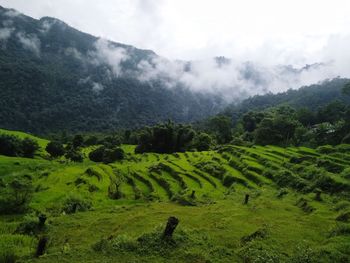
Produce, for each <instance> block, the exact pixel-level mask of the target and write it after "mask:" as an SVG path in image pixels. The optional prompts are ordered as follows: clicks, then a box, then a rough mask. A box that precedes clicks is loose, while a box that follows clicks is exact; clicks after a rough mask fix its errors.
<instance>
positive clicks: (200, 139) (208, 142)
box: [193, 133, 213, 151]
mask: <svg viewBox="0 0 350 263" xmlns="http://www.w3.org/2000/svg"><path fill="white" fill-rule="evenodd" d="M212 144H213V139H212V138H211V137H210V135H209V134H207V133H200V134H199V135H196V136H195V138H194V140H193V147H194V148H195V149H197V151H208V150H209V149H210V147H211V146H212Z"/></svg>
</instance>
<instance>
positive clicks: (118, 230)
mask: <svg viewBox="0 0 350 263" xmlns="http://www.w3.org/2000/svg"><path fill="white" fill-rule="evenodd" d="M1 132H4V131H3V130H1ZM23 136H24V135H23ZM33 138H35V137H33ZM38 140H39V143H40V146H41V147H44V146H45V145H46V143H47V141H45V140H41V139H38ZM134 147H135V146H131V145H124V146H123V149H124V150H125V152H126V153H127V156H126V158H125V159H124V160H123V161H120V162H116V163H112V164H109V165H107V164H97V163H94V162H91V161H89V160H88V159H87V158H85V159H84V162H83V163H73V162H67V161H65V160H61V159H60V160H54V161H52V160H48V159H47V158H45V153H44V150H43V149H42V150H41V151H40V156H37V157H36V158H35V159H25V158H17V157H5V156H0V175H1V176H0V179H1V187H3V188H4V187H5V186H6V185H7V184H8V183H9V182H11V180H13V178H21V177H23V178H29V179H30V181H31V182H32V184H33V187H34V189H35V192H34V194H33V198H32V200H31V202H30V208H31V212H30V213H27V214H26V215H1V216H0V219H1V222H0V262H1V260H3V261H4V258H5V257H6V255H7V256H8V255H12V254H15V255H16V256H17V257H18V258H19V259H20V260H22V261H26V262H349V260H350V225H349V220H350V145H339V146H336V147H328V148H327V149H323V148H322V147H320V148H318V149H309V148H305V147H298V148H292V147H289V148H280V147H276V146H265V147H262V146H253V147H242V146H231V145H227V146H224V147H221V148H219V149H217V150H216V151H208V152H185V153H174V154H155V153H145V154H134V153H133V152H134ZM91 149H92V148H87V149H84V150H83V152H84V153H85V155H87V154H88V152H89V151H91ZM325 151H326V152H327V153H325ZM317 193H321V194H320V195H319V196H317ZM246 194H249V195H250V200H249V203H248V204H247V205H244V204H243V200H244V197H245V195H246ZM67 200H80V201H81V200H83V201H84V202H86V203H88V208H87V209H86V211H79V212H76V213H68V212H65V211H67V210H65V204H67V203H66V202H67ZM39 212H41V213H45V214H46V215H47V217H48V220H47V226H46V228H45V229H44V230H43V231H42V232H40V233H23V231H22V232H21V231H19V230H18V229H19V226H20V225H21V224H23V223H26V222H32V221H33V220H34V221H35V220H37V219H36V215H37V214H38V213H39ZM169 216H176V217H177V218H179V220H180V223H179V227H178V228H177V229H176V231H175V236H174V242H173V243H164V242H162V241H160V239H159V235H160V234H161V231H162V229H163V228H164V225H165V223H166V220H167V218H168V217H169ZM41 235H47V236H48V237H49V245H48V249H47V253H46V254H45V255H44V256H41V257H40V258H34V257H33V254H34V252H35V248H36V246H37V242H38V237H39V236H41ZM308 260H309V261H308ZM8 262H9V261H8Z"/></svg>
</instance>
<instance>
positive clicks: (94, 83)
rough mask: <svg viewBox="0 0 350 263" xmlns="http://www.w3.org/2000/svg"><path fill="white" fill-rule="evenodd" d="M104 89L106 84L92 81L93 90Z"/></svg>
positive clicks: (97, 91) (99, 90)
mask: <svg viewBox="0 0 350 263" xmlns="http://www.w3.org/2000/svg"><path fill="white" fill-rule="evenodd" d="M103 89H104V86H103V85H102V84H100V83H97V82H93V83H92V90H93V91H94V92H96V93H99V92H101V91H102V90H103Z"/></svg>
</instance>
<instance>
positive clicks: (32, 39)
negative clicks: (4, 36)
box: [16, 32, 40, 56]
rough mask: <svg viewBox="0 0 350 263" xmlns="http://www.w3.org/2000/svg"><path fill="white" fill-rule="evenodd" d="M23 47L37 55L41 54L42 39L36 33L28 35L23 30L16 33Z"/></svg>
mask: <svg viewBox="0 0 350 263" xmlns="http://www.w3.org/2000/svg"><path fill="white" fill-rule="evenodd" d="M16 36H17V38H18V40H19V41H20V43H21V44H22V46H23V48H25V49H27V50H29V51H32V52H33V53H35V54H36V55H37V56H39V55H40V40H39V38H38V37H37V36H36V35H27V34H25V33H23V32H19V33H17V34H16Z"/></svg>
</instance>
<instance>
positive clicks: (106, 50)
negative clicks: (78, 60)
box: [89, 38, 129, 77]
mask: <svg viewBox="0 0 350 263" xmlns="http://www.w3.org/2000/svg"><path fill="white" fill-rule="evenodd" d="M89 56H90V57H91V59H92V60H91V62H92V63H94V64H96V65H101V64H107V65H109V66H110V67H111V68H112V70H113V73H114V75H115V76H117V77H118V76H120V75H121V74H122V67H121V63H122V62H123V61H126V60H127V59H128V58H129V55H128V54H127V51H126V50H125V49H124V48H121V47H116V46H114V45H113V43H111V42H109V41H108V40H106V39H102V38H99V39H98V40H97V41H96V42H95V50H93V51H90V53H89Z"/></svg>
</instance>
